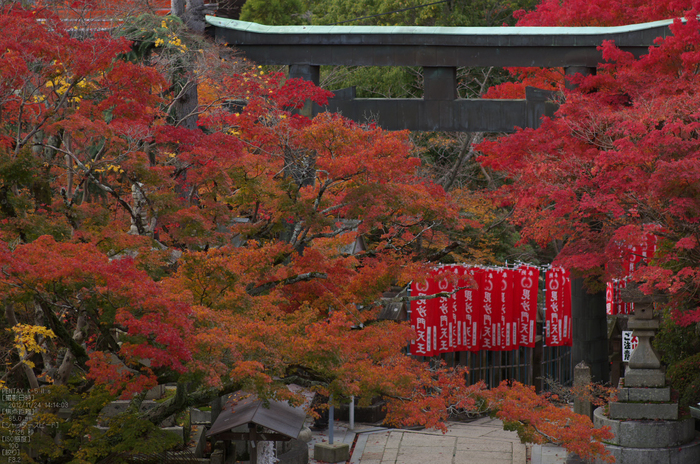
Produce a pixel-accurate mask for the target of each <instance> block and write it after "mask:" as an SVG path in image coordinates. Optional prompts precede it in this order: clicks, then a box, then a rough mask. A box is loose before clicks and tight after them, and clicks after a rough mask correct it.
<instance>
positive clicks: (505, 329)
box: [493, 269, 517, 351]
mask: <svg viewBox="0 0 700 464" xmlns="http://www.w3.org/2000/svg"><path fill="white" fill-rule="evenodd" d="M513 274H514V271H513V270H512V269H498V270H497V271H496V282H495V288H494V295H495V298H494V302H495V304H494V308H495V311H494V320H495V323H496V327H495V331H494V343H493V345H494V349H495V350H501V351H505V350H512V349H514V347H515V346H517V340H514V338H515V335H516V333H517V330H513V329H514V322H515V317H514V314H513Z"/></svg>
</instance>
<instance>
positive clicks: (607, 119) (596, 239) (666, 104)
mask: <svg viewBox="0 0 700 464" xmlns="http://www.w3.org/2000/svg"><path fill="white" fill-rule="evenodd" d="M664 4H665V3H664ZM547 5H549V4H547ZM618 6H620V7H621V8H622V6H621V5H618ZM648 6H649V8H641V9H640V10H641V11H637V12H636V13H635V14H637V15H640V14H645V15H646V14H648V15H652V13H649V12H650V11H657V10H663V11H664V12H666V11H667V10H666V9H665V8H666V7H664V8H661V6H659V8H652V6H653V5H648ZM667 6H668V7H669V8H671V7H673V8H676V10H673V11H674V12H677V11H678V10H677V9H678V8H682V7H683V6H685V5H680V4H679V5H676V4H675V3H672V4H669V5H667ZM549 7H551V5H549V6H548V7H547V8H549ZM569 7H570V5H569V4H568V3H565V4H563V6H562V7H561V8H562V9H564V12H565V11H566V9H567V8H569ZM635 9H636V4H633V2H631V3H630V5H627V4H626V3H625V5H624V8H622V10H623V11H634V10H635ZM554 11H555V10H554V9H546V8H545V9H542V11H540V10H538V13H537V15H534V14H533V16H531V17H529V16H526V18H531V19H532V21H540V20H541V21H544V22H545V23H546V22H547V21H548V20H547V19H546V18H549V17H550V15H554V13H553V12H554ZM645 11H646V12H647V13H644V12H645ZM545 13H546V14H545ZM620 14H622V13H620ZM663 14H666V13H663ZM696 14H697V13H696V10H689V11H687V12H685V14H684V16H685V18H687V19H686V20H680V19H676V20H675V22H674V23H673V25H672V26H671V31H672V33H673V35H671V36H669V37H667V38H665V39H658V40H657V44H656V45H655V46H654V47H651V48H650V49H649V53H648V54H646V55H644V56H642V57H640V58H639V59H635V58H634V57H633V56H632V55H631V54H629V53H625V52H622V51H620V50H619V49H617V48H616V47H615V45H614V43H612V42H606V43H604V44H602V51H603V57H604V59H605V61H606V62H605V63H604V64H601V65H600V66H599V67H598V72H597V74H596V75H594V76H588V77H585V78H582V79H580V80H579V81H578V83H579V87H578V89H576V90H573V91H566V92H565V96H566V99H565V102H564V103H563V104H562V105H561V107H560V109H559V111H558V113H557V115H556V117H555V118H553V119H551V120H546V121H545V122H544V124H543V125H542V127H541V128H539V129H537V130H531V129H526V130H522V131H520V132H518V133H517V134H514V135H513V136H509V137H503V138H500V139H498V140H495V141H491V142H487V143H484V144H483V145H482V147H481V148H482V149H483V151H484V153H485V156H484V162H485V163H487V164H488V165H490V166H492V167H494V168H496V169H502V170H504V171H506V172H508V173H509V175H510V177H511V178H512V179H513V180H514V182H513V183H512V184H511V185H509V186H507V187H505V188H503V189H502V190H501V194H502V195H503V199H504V200H505V201H509V202H513V203H515V204H516V213H515V219H516V220H517V221H518V222H519V223H520V224H522V225H523V237H524V239H525V240H529V239H533V240H536V241H538V242H539V243H548V242H550V241H552V240H554V239H559V240H563V243H564V247H563V250H562V252H561V254H560V255H559V257H558V258H557V262H558V263H559V264H561V265H563V266H566V267H568V268H571V269H577V270H579V271H580V272H582V273H584V274H587V275H589V276H592V277H597V278H602V277H603V276H604V275H605V276H607V277H617V278H620V277H624V276H625V273H626V271H625V270H623V266H622V261H623V259H624V258H625V255H626V254H627V253H629V250H630V249H632V248H633V247H635V246H639V245H640V244H642V243H644V242H645V240H646V239H645V235H646V234H656V235H657V236H658V237H659V239H660V251H659V252H658V253H657V256H656V258H655V259H654V260H653V261H652V262H651V263H649V265H647V266H642V267H639V268H638V269H637V270H636V271H635V272H634V274H633V275H632V279H633V280H636V281H638V282H641V283H643V285H642V289H643V290H644V291H645V292H647V293H653V292H667V293H669V294H670V295H671V296H673V298H674V305H675V308H676V309H677V310H678V311H677V312H676V316H677V318H678V319H677V320H678V322H680V323H681V324H689V323H691V322H697V321H698V320H700V311H698V309H697V301H696V298H695V297H694V295H695V294H696V288H697V286H698V283H699V282H700V281H699V280H698V274H697V265H698V261H697V238H698V228H697V223H698V218H699V216H698V213H699V211H700V209H699V205H698V203H697V195H696V186H697V179H698V177H697V169H698V167H697V165H698V156H697V136H696V132H697V128H698V119H697V116H696V115H697V111H696V109H695V108H696V106H697V103H696V98H697V89H698V85H699V83H700V82H699V81H698V77H697V75H698V73H697V69H698V57H699V56H700V54H699V53H698V47H697V43H698V37H699V35H698V34H699V32H698V22H697V20H696V19H695V18H696ZM538 15H539V16H538ZM630 15H631V13H630ZM630 17H632V18H638V16H634V15H632V16H630ZM652 18H653V16H644V17H643V18H641V19H645V20H649V19H652ZM615 21H623V19H620V20H615Z"/></svg>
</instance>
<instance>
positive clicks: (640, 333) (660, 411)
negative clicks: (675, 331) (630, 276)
mask: <svg viewBox="0 0 700 464" xmlns="http://www.w3.org/2000/svg"><path fill="white" fill-rule="evenodd" d="M622 299H623V300H624V301H625V302H628V303H634V306H635V309H634V315H633V316H632V317H631V318H630V320H629V322H628V325H627V326H628V327H629V328H631V329H632V330H633V336H636V337H637V338H638V340H639V342H638V345H637V348H635V350H634V351H633V352H632V356H631V357H630V361H629V363H628V366H627V369H626V370H625V376H624V378H623V379H622V380H621V381H620V388H619V392H618V395H617V401H615V402H611V403H610V404H609V405H608V407H609V410H608V414H607V415H606V414H605V411H604V408H598V409H596V410H595V412H594V424H595V426H596V427H601V426H608V427H610V429H611V430H612V432H613V434H614V435H615V436H614V438H613V439H612V440H611V441H610V442H609V444H608V445H607V446H606V448H607V450H608V451H609V452H610V453H611V454H612V455H613V456H614V457H615V462H616V463H617V464H656V463H664V464H696V463H700V439H698V438H696V436H695V420H694V419H692V418H686V419H679V414H678V412H679V411H678V403H677V402H672V401H671V389H670V387H668V386H666V374H665V373H664V371H663V369H662V367H661V360H660V359H659V355H658V353H657V352H656V350H654V347H653V346H652V345H651V339H652V338H653V337H654V334H655V333H656V331H657V330H658V328H659V318H658V316H656V317H655V316H654V302H662V301H665V297H664V296H662V295H645V294H644V293H642V292H641V291H640V290H639V289H638V288H637V287H636V286H635V285H628V286H627V288H626V289H624V290H623V291H622Z"/></svg>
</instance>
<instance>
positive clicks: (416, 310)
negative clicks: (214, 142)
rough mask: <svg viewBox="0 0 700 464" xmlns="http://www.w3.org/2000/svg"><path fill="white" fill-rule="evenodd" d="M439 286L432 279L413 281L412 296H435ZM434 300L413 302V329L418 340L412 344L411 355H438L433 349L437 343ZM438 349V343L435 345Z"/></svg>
mask: <svg viewBox="0 0 700 464" xmlns="http://www.w3.org/2000/svg"><path fill="white" fill-rule="evenodd" d="M436 290H437V285H435V281H434V280H432V279H426V281H424V282H420V281H413V283H412V284H411V295H412V296H428V295H434V294H435V293H436ZM434 302H435V300H434V299H426V300H415V301H413V302H411V327H412V328H413V330H415V331H416V340H415V341H414V342H413V343H412V344H411V354H412V355H415V356H433V354H437V353H436V351H435V350H434V349H433V342H434V341H435V333H436V330H435V325H434V323H433V316H434V313H435V311H434V309H435V308H434V306H435V304H434ZM435 348H437V343H435Z"/></svg>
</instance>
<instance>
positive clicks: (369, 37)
mask: <svg viewBox="0 0 700 464" xmlns="http://www.w3.org/2000/svg"><path fill="white" fill-rule="evenodd" d="M206 22H207V23H208V24H209V25H210V26H211V27H212V28H213V35H214V37H215V39H216V41H217V42H220V43H226V44H229V45H232V46H235V47H236V48H237V49H239V50H241V51H243V52H244V53H245V54H246V56H247V57H248V58H250V59H251V60H253V61H255V62H257V63H258V64H264V65H288V66H289V74H290V76H291V77H302V78H304V79H307V80H310V81H312V82H314V83H315V84H318V83H319V69H320V66H322V65H343V66H422V67H423V71H424V72H423V75H424V80H425V81H424V84H425V85H424V87H425V93H424V97H423V98H418V99H381V98H380V99H359V98H355V95H354V89H343V90H340V91H336V92H335V94H336V96H335V98H333V99H331V101H330V102H329V104H328V106H326V107H324V108H321V107H317V106H316V107H314V108H312V113H317V112H320V111H332V112H337V111H341V112H342V114H343V115H344V116H346V117H348V118H350V119H353V120H355V121H358V122H362V121H363V120H364V119H365V117H366V116H370V115H371V116H372V117H373V118H374V120H375V121H376V122H377V123H378V125H379V126H380V127H382V128H384V129H387V130H401V129H408V130H412V131H457V132H514V131H515V128H516V127H522V128H525V127H532V128H536V127H538V126H539V125H540V120H541V118H542V116H543V115H547V116H551V115H552V114H553V113H554V111H555V109H556V104H555V103H554V102H549V101H548V100H551V94H550V92H546V91H543V90H539V89H534V88H529V89H528V90H527V94H526V98H525V99H524V100H491V99H489V100H485V99H460V98H458V96H457V79H456V74H457V73H456V69H457V67H459V66H483V67H486V66H499V67H510V66H514V67H520V66H522V67H530V66H531V67H545V68H546V67H563V68H564V69H565V72H566V74H567V75H573V74H577V73H580V74H584V75H587V74H591V73H594V72H595V68H596V67H597V66H598V63H600V62H602V61H603V58H602V54H601V52H600V50H598V47H599V46H600V45H601V44H602V43H603V41H605V40H613V41H614V42H615V44H616V45H617V46H618V47H620V48H621V49H622V50H624V51H628V52H631V53H632V54H634V55H635V56H640V55H643V54H645V53H646V52H647V51H648V48H649V47H650V46H653V45H654V40H655V39H656V38H657V37H666V36H668V35H671V31H670V29H669V25H671V24H672V23H673V20H664V21H655V22H651V23H644V24H635V25H630V26H617V27H411V26H264V25H260V24H255V23H249V22H244V21H237V20H232V19H225V18H218V17H214V16H207V17H206ZM572 319H573V336H574V346H573V349H572V358H573V364H574V365H575V364H578V363H579V361H581V360H585V361H586V362H587V363H588V364H589V365H590V366H591V373H592V374H593V378H594V380H595V381H602V382H607V381H608V378H609V367H608V363H609V360H608V346H607V343H608V342H607V316H606V311H605V293H604V292H601V293H597V294H594V295H591V294H588V293H587V292H586V291H585V289H584V288H583V281H582V279H576V280H574V281H573V282H572Z"/></svg>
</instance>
